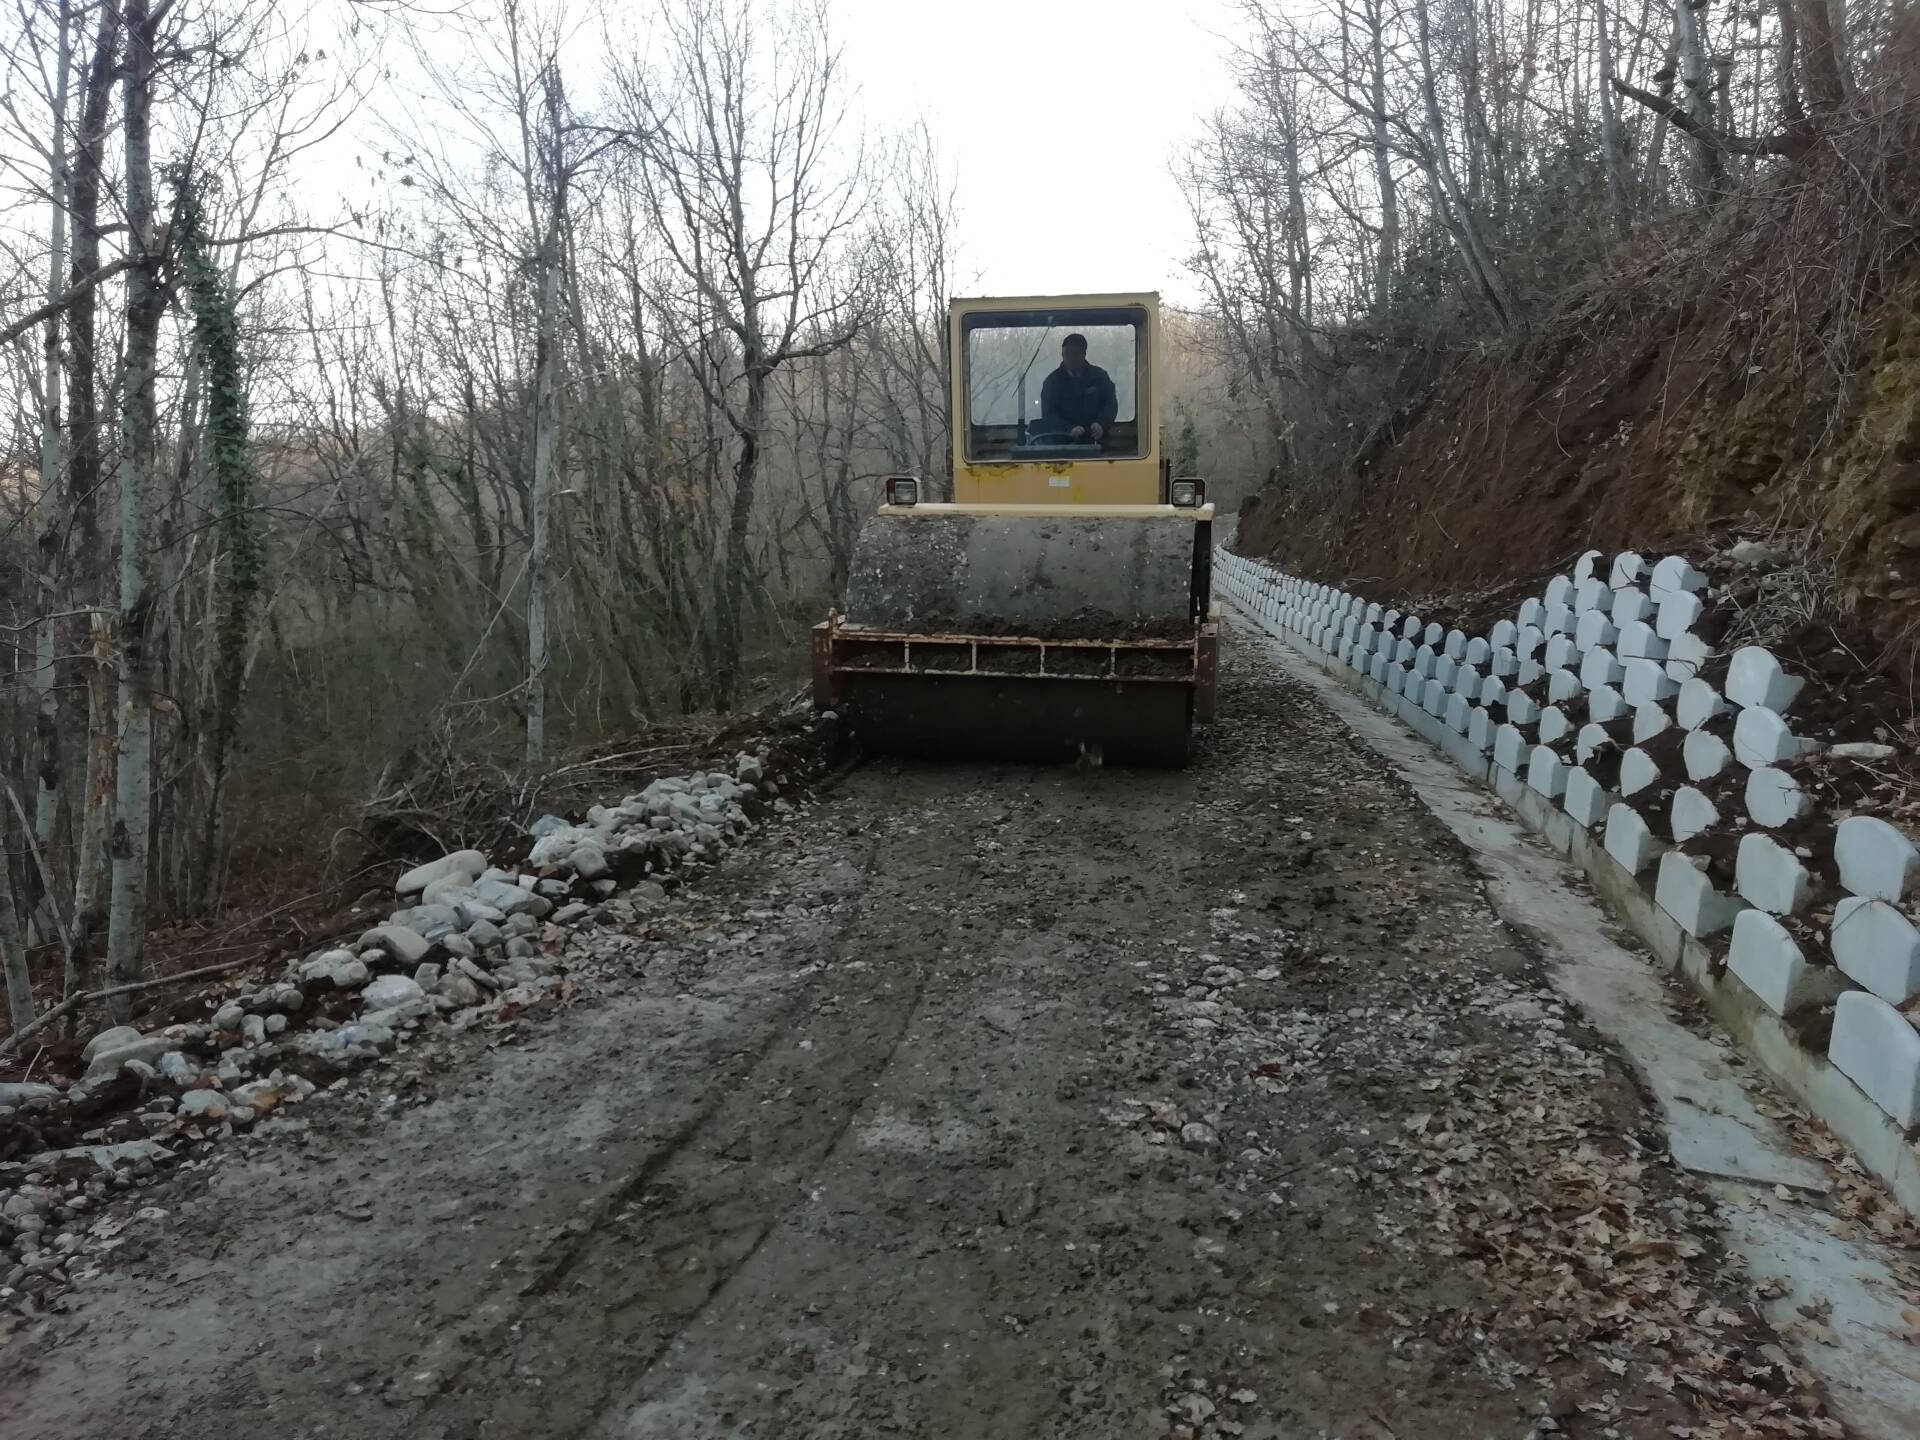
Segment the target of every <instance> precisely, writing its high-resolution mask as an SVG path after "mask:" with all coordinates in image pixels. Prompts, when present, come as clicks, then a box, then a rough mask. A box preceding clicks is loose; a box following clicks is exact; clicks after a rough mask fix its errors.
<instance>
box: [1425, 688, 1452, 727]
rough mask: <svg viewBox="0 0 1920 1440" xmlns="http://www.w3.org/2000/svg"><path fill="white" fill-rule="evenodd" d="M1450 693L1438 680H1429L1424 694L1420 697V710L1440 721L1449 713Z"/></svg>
mask: <svg viewBox="0 0 1920 1440" xmlns="http://www.w3.org/2000/svg"><path fill="white" fill-rule="evenodd" d="M1449 693H1450V692H1449V691H1448V690H1447V687H1446V686H1445V685H1444V684H1442V683H1441V682H1440V681H1439V680H1438V679H1429V680H1428V681H1427V688H1426V691H1425V693H1424V694H1422V695H1421V697H1420V708H1421V709H1422V710H1425V711H1426V712H1427V714H1429V715H1431V716H1433V718H1434V719H1436V720H1438V719H1440V718H1442V717H1443V716H1444V715H1445V714H1446V713H1447V696H1448V694H1449Z"/></svg>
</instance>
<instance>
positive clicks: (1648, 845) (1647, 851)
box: [1606, 803, 1660, 875]
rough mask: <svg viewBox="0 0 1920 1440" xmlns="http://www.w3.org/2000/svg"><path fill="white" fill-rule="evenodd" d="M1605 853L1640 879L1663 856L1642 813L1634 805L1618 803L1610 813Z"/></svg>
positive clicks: (1608, 813)
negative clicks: (1657, 856)
mask: <svg viewBox="0 0 1920 1440" xmlns="http://www.w3.org/2000/svg"><path fill="white" fill-rule="evenodd" d="M1606 849H1607V854H1609V855H1611V856H1612V857H1613V858H1614V859H1615V860H1616V861H1618V862H1619V864H1620V866H1621V868H1623V869H1624V870H1626V871H1627V873H1628V874H1630V875H1638V874H1640V873H1641V872H1642V871H1643V870H1645V869H1646V868H1647V866H1649V865H1651V864H1652V863H1653V857H1654V856H1656V855H1658V854H1659V853H1660V842H1659V841H1658V840H1656V839H1654V836H1653V831H1652V830H1651V829H1649V828H1648V826H1647V822H1646V821H1644V820H1642V819H1641V818H1640V812H1639V811H1637V810H1635V809H1634V808H1633V807H1632V806H1631V805H1627V804H1624V803H1616V804H1615V805H1614V806H1613V808H1612V809H1611V810H1609V811H1607V836H1606Z"/></svg>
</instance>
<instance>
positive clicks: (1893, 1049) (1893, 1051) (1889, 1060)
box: [1827, 990, 1920, 1129]
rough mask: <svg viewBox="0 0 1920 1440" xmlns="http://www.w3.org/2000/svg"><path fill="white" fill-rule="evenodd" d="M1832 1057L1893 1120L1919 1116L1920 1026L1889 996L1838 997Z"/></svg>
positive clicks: (1907, 1123) (1905, 1124) (1904, 1124)
mask: <svg viewBox="0 0 1920 1440" xmlns="http://www.w3.org/2000/svg"><path fill="white" fill-rule="evenodd" d="M1827 1058H1828V1059H1830V1060H1832V1061H1833V1067H1834V1069H1836V1070H1838V1071H1839V1072H1840V1073H1841V1074H1842V1075H1844V1076H1846V1077H1847V1078H1848V1079H1849V1080H1851V1081H1853V1083H1854V1084H1856V1085H1858V1086H1859V1087H1860V1088H1861V1090H1862V1091H1864V1092H1865V1093H1866V1096H1867V1098H1868V1099H1869V1100H1871V1101H1873V1103H1874V1104H1876V1105H1878V1106H1879V1107H1880V1108H1881V1109H1882V1110H1884V1111H1886V1112H1887V1114H1888V1115H1889V1116H1891V1117H1892V1119H1893V1122H1894V1124H1896V1125H1898V1126H1900V1127H1901V1128H1902V1129H1906V1128H1909V1127H1911V1126H1912V1125H1913V1124H1914V1122H1915V1121H1916V1120H1920V1031H1916V1030H1915V1029H1914V1028H1913V1026H1911V1025H1909V1024H1908V1023H1907V1018H1906V1016H1904V1015H1902V1014H1901V1013H1900V1012H1899V1011H1898V1010H1896V1009H1894V1008H1893V1007H1892V1006H1891V1005H1889V1004H1887V1002H1886V1001H1884V1000H1881V999H1879V998H1878V997H1876V996H1873V995H1867V994H1863V993H1862V992H1860V991H1858V990H1849V991H1847V992H1846V993H1845V994H1844V995H1842V996H1841V997H1840V998H1839V999H1838V1000H1836V1001H1835V1002H1834V1006H1833V1036H1832V1039H1831V1040H1830V1041H1829V1042H1828V1044H1827Z"/></svg>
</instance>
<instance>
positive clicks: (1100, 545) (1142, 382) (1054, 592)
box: [813, 294, 1217, 764]
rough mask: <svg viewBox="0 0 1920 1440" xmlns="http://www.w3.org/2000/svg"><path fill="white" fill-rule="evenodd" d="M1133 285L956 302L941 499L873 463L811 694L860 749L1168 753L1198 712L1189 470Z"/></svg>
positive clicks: (1198, 594)
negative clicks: (880, 482) (949, 488)
mask: <svg viewBox="0 0 1920 1440" xmlns="http://www.w3.org/2000/svg"><path fill="white" fill-rule="evenodd" d="M1159 331H1160V326H1159V300H1158V297H1157V296H1154V295H1151V294H1140V295H1078V296H1064V297H1057V298H1020V299H1002V300H956V301H954V302H953V304H952V306H951V310H950V313H949V316H948V326H947V343H948V355H949V359H950V362H951V365H950V369H951V373H952V377H953V378H952V385H953V390H952V409H951V413H952V417H953V423H952V426H951V430H952V437H951V438H952V446H953V499H952V500H951V501H947V502H934V501H932V500H930V499H929V495H928V483H927V482H928V478H929V477H924V476H896V477H892V478H890V479H889V480H887V481H886V482H885V485H884V487H883V492H882V496H881V499H882V502H883V503H882V504H881V506H880V508H879V510H878V511H877V512H876V513H875V514H874V515H873V516H872V517H870V518H869V520H868V521H867V523H866V524H865V525H864V526H863V527H862V528H861V532H860V537H859V540H858V542H857V543H856V546H855V551H854V559H853V565H852V568H851V572H850V574H849V578H848V582H847V591H846V594H845V596H844V597H843V598H842V602H841V606H840V608H839V609H837V610H835V611H834V612H833V613H832V614H831V615H829V616H828V618H827V619H826V621H824V622H823V623H822V624H820V625H818V626H816V627H815V630H814V653H813V669H814V699H815V703H816V704H817V705H819V706H821V707H822V708H828V707H830V708H834V709H837V710H839V711H841V712H842V713H844V714H845V716H846V717H847V719H848V720H849V722H850V723H851V724H852V726H853V728H854V730H855V732H856V734H857V735H858V736H859V738H860V739H861V741H862V742H863V743H864V744H865V745H867V746H868V747H869V748H872V749H879V750H896V751H909V752H917V753H922V754H932V755H995V756H1007V757H1013V756H1019V757H1033V758H1055V757H1058V758H1083V757H1087V758H1093V759H1097V760H1100V761H1104V762H1112V763H1121V764H1126V763H1144V764H1181V763H1184V762H1185V761H1186V759H1187V756H1188V753H1189V746H1190V736H1191V729H1192V724H1193V722H1194V721H1195V720H1206V719H1210V718H1211V716H1212V709H1213V698H1214V656H1215V644H1216V636H1217V627H1216V624H1215V622H1214V619H1213V616H1212V613H1211V586H1210V581H1209V564H1208V562H1209V558H1210V556H1211V553H1212V521H1213V507H1212V506H1211V505H1208V504H1207V503H1206V500H1205V487H1204V484H1203V483H1202V482H1201V481H1200V480H1199V479H1198V478H1197V477H1192V476H1176V475H1174V474H1172V472H1171V467H1170V466H1169V464H1168V463H1167V460H1166V458H1165V453H1166V452H1165V446H1164V437H1163V435H1162V433H1161V425H1160V413H1161V405H1160V399H1161V397H1160V374H1159V366H1158V354H1157V347H1158V341H1159Z"/></svg>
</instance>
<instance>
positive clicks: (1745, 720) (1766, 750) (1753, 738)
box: [1695, 705, 1803, 770]
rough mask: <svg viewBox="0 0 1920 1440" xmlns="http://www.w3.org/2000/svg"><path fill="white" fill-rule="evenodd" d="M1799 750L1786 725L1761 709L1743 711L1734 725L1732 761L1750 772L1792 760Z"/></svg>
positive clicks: (1772, 714)
mask: <svg viewBox="0 0 1920 1440" xmlns="http://www.w3.org/2000/svg"><path fill="white" fill-rule="evenodd" d="M1695 733H1696V734H1698V733H1699V732H1698V731H1696V732H1695ZM1802 748H1803V747H1802V744H1801V742H1800V740H1799V739H1797V738H1796V737H1795V736H1794V733H1793V731H1791V730H1790V729H1788V728H1787V722H1786V721H1785V720H1783V719H1781V718H1780V716H1779V715H1778V714H1777V713H1776V712H1774V711H1772V710H1768V709H1766V708H1764V707H1762V706H1757V705H1756V706H1753V707H1751V708H1749V709H1746V710H1742V711H1741V712H1740V718H1739V719H1738V720H1735V721H1734V722H1733V758H1734V759H1736V760H1738V761H1739V762H1740V763H1741V764H1742V765H1745V766H1746V767H1747V768H1748V769H1749V770H1758V769H1760V768H1762V767H1763V766H1767V765H1778V764H1779V763H1780V762H1781V761H1783V760H1791V759H1793V757H1794V756H1796V755H1798V754H1799V753H1800V752H1801V749H1802Z"/></svg>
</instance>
